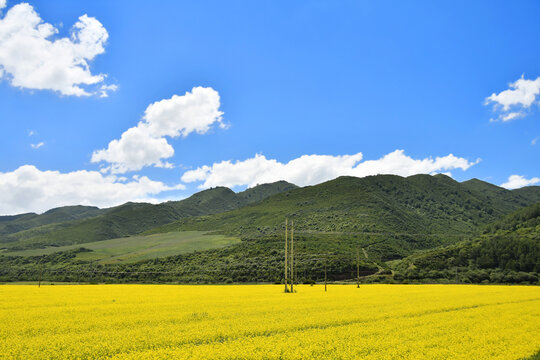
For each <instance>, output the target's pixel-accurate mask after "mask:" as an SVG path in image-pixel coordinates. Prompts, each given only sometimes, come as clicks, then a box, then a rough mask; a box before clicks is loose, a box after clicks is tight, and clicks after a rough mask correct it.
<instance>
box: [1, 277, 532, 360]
mask: <svg viewBox="0 0 540 360" xmlns="http://www.w3.org/2000/svg"><path fill="white" fill-rule="evenodd" d="M297 289H298V292H297V293H295V294H285V293H283V292H282V290H283V288H282V286H281V285H275V286H274V285H228V286H187V285H55V286H42V287H41V288H38V287H37V286H25V285H3V286H0V305H1V306H0V358H1V359H64V358H65V359H98V358H100V359H505V360H506V359H521V358H526V357H528V356H531V355H533V354H535V353H536V352H538V351H539V350H540V336H539V334H540V287H534V286H475V285H363V286H361V287H360V289H357V288H356V286H350V285H334V286H329V291H328V292H326V293H325V292H324V290H323V287H322V286H320V285H316V286H313V287H311V286H307V285H304V286H298V288H297Z"/></svg>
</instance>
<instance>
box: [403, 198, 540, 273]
mask: <svg viewBox="0 0 540 360" xmlns="http://www.w3.org/2000/svg"><path fill="white" fill-rule="evenodd" d="M396 271H397V272H398V274H397V278H398V279H400V278H401V279H407V280H423V279H432V280H441V279H446V280H454V281H456V280H457V281H461V282H463V281H465V282H482V281H485V282H496V283H500V282H533V283H535V282H537V281H538V272H540V203H537V204H535V205H532V206H528V207H525V208H522V209H519V210H517V211H515V212H513V213H511V214H509V215H507V216H505V217H503V218H502V219H500V220H497V221H495V222H494V223H492V224H489V225H488V226H486V227H485V228H484V231H483V232H482V235H479V236H476V237H474V238H473V239H471V240H468V241H463V242H459V243H457V244H454V245H450V246H446V247H441V248H436V249H431V250H427V251H423V252H420V253H418V254H414V255H412V256H409V257H407V258H406V259H403V260H402V261H401V262H400V263H399V264H397V265H396Z"/></svg>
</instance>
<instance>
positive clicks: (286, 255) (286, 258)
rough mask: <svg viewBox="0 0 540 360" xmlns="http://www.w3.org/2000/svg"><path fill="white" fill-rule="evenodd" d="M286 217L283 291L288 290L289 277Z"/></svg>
mask: <svg viewBox="0 0 540 360" xmlns="http://www.w3.org/2000/svg"><path fill="white" fill-rule="evenodd" d="M287 226H288V225H287V218H285V292H289V286H288V285H287V284H288V282H289V279H288V278H287V267H288V264H287V260H288V254H287V250H288V247H289V244H288V243H287Z"/></svg>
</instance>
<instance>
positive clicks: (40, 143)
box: [30, 141, 45, 149]
mask: <svg viewBox="0 0 540 360" xmlns="http://www.w3.org/2000/svg"><path fill="white" fill-rule="evenodd" d="M43 145H45V143H44V142H43V141H42V142H39V143H37V144H30V147H31V148H32V149H39V148H40V147H42V146H43Z"/></svg>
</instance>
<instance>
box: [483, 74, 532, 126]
mask: <svg viewBox="0 0 540 360" xmlns="http://www.w3.org/2000/svg"><path fill="white" fill-rule="evenodd" d="M539 94H540V77H538V78H536V80H528V79H525V78H524V77H523V76H521V78H520V79H518V80H517V81H515V82H513V83H510V84H509V89H507V90H504V91H501V92H500V93H498V94H495V93H493V94H491V96H489V97H487V98H486V101H485V104H486V105H488V104H491V103H492V104H493V110H494V111H496V112H499V111H500V113H499V115H498V117H497V118H496V119H491V121H503V122H506V121H510V120H515V119H519V118H522V117H524V116H525V115H527V113H526V110H527V109H529V108H530V107H531V105H532V104H534V103H535V102H536V99H537V98H538V96H539Z"/></svg>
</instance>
